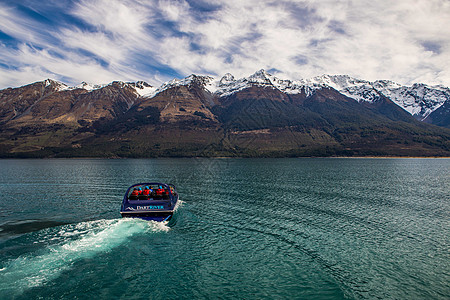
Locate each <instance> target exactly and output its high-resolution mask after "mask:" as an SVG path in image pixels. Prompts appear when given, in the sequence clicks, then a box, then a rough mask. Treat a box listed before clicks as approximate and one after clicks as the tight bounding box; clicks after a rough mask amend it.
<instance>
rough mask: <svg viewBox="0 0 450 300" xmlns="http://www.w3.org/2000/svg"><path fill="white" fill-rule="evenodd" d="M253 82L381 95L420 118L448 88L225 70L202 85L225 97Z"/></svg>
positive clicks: (365, 97)
mask: <svg viewBox="0 0 450 300" xmlns="http://www.w3.org/2000/svg"><path fill="white" fill-rule="evenodd" d="M209 78H210V77H209ZM182 82H183V81H178V83H182ZM253 85H258V86H264V87H270V88H274V89H278V90H279V91H281V92H283V93H286V94H299V93H302V92H304V93H305V94H306V96H311V95H312V94H313V93H314V92H315V91H316V90H317V89H322V88H333V89H335V90H337V91H339V92H340V93H341V94H344V95H346V96H347V97H349V98H353V99H355V100H356V101H358V102H361V101H367V102H375V101H377V100H378V99H380V97H381V96H385V97H387V98H389V99H391V100H392V101H393V102H394V103H396V104H397V105H399V106H400V107H402V108H403V109H405V110H406V111H407V112H409V113H410V114H411V115H413V116H414V117H416V118H417V119H419V120H421V121H424V120H425V119H426V118H427V117H428V116H429V115H430V114H431V113H432V112H433V111H435V110H436V109H438V108H439V107H441V106H442V105H443V104H444V103H445V102H446V101H450V89H449V88H447V87H444V86H428V85H426V84H418V83H416V84H414V85H412V86H403V85H401V84H398V83H395V82H393V81H389V80H377V81H374V82H370V81H367V80H361V79H357V78H353V77H350V76H348V75H322V76H317V77H313V78H311V79H300V80H287V79H279V78H277V77H275V76H273V75H271V74H269V73H267V72H266V71H264V70H259V71H257V72H256V73H254V74H253V75H250V76H249V77H244V78H240V79H235V77H234V76H233V75H232V74H230V73H227V74H225V75H224V76H223V77H222V78H221V79H220V80H211V81H210V83H209V85H207V86H206V87H205V88H207V89H208V90H209V91H210V92H213V93H214V94H216V95H217V96H219V97H226V96H230V95H232V94H233V93H236V92H238V91H241V90H243V89H245V88H248V87H250V86H253Z"/></svg>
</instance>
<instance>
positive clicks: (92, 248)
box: [0, 158, 450, 299]
mask: <svg viewBox="0 0 450 300" xmlns="http://www.w3.org/2000/svg"><path fill="white" fill-rule="evenodd" d="M449 171H450V159H332V158H328V159H320V158H311V159H308V158H299V159H295V158H294V159H143V160H136V159H124V160H101V159H98V160H96V159H89V160H76V159H61V160H0V204H1V206H0V299H12V298H13V299H62V298H64V299H66V298H68V299H74V298H80V299H92V298H94V297H96V298H99V299H115V298H117V299H192V298H200V299H217V298H219V299H449V298H450V284H449V283H450V238H449V237H450V175H449V174H450V172H449ZM145 181H162V182H167V183H173V184H175V185H176V186H177V189H178V192H179V194H180V198H181V199H182V204H181V206H180V207H179V208H178V210H177V212H176V214H175V215H174V218H173V219H172V220H171V221H170V223H169V224H168V225H162V224H156V223H152V222H145V221H140V220H129V219H121V218H120V214H119V209H120V204H121V200H122V197H123V194H124V193H125V191H126V189H127V187H128V186H130V185H131V184H133V183H138V182H145Z"/></svg>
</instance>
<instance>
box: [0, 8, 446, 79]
mask: <svg viewBox="0 0 450 300" xmlns="http://www.w3.org/2000/svg"><path fill="white" fill-rule="evenodd" d="M203 4H206V5H210V7H214V9H209V10H204V11H202V10H201V9H200V10H199V9H198V8H196V7H192V6H190V5H189V1H173V0H160V1H157V0H154V1H131V0H121V1H119V0H111V1H107V0H92V1H87V0H81V1H79V2H78V3H76V5H75V6H74V7H73V10H72V11H70V12H68V13H71V14H72V15H74V16H76V17H77V18H79V19H81V20H82V21H83V22H85V24H87V26H85V27H80V26H79V25H76V24H73V25H65V26H61V27H57V28H45V27H44V28H42V26H41V27H40V26H38V25H39V23H38V22H37V21H35V20H30V19H27V18H23V17H22V16H19V15H18V14H17V13H16V12H15V11H14V9H12V8H6V7H2V9H0V29H1V30H2V31H3V32H5V33H7V34H8V35H11V36H13V37H15V38H16V39H18V40H19V41H22V43H23V44H22V46H20V47H19V49H12V48H8V47H7V46H6V45H4V46H3V50H4V51H2V52H3V53H2V54H1V55H0V59H1V61H0V62H3V63H4V64H7V65H11V66H15V71H8V70H6V71H5V69H1V70H2V73H3V75H4V77H3V78H2V79H0V85H3V86H4V85H6V84H8V85H9V84H11V82H14V80H17V79H16V78H18V77H20V76H19V74H21V73H20V72H21V70H22V72H23V74H24V76H23V78H29V73H30V72H35V74H36V76H35V77H37V76H42V75H43V74H45V75H54V76H56V77H57V78H58V77H64V78H68V77H69V78H73V80H74V81H76V82H79V81H81V80H90V81H92V82H103V81H105V80H113V79H115V80H139V79H143V80H147V81H150V82H151V83H153V84H159V83H160V82H159V81H161V80H168V79H171V77H172V75H170V74H166V73H164V72H165V70H169V73H174V71H175V72H178V73H180V74H182V75H186V76H187V75H189V74H191V73H198V74H216V75H222V74H224V73H226V72H231V73H233V74H234V75H235V76H238V77H239V76H247V75H249V74H251V73H253V72H255V71H256V70H258V69H260V68H265V69H271V68H274V69H276V70H278V74H277V75H279V76H282V77H285V78H291V79H300V78H309V77H313V76H316V75H321V74H323V73H328V74H349V75H351V76H355V77H359V78H363V79H369V80H375V79H391V80H394V81H397V82H400V83H403V84H411V83H413V82H424V83H431V84H444V85H447V86H449V85H450V2H448V1H446V0H414V1H410V0H397V1H394V2H392V1H388V0H380V1H369V0H361V1H350V0H348V1H332V0H321V1H317V0H306V1H302V2H300V1H294V0H280V1H258V0H247V1H241V0H229V1H212V0H211V1H203ZM55 41H59V42H55ZM28 44H33V45H37V46H38V47H37V48H34V47H31V46H29V45H28ZM26 45H28V46H26ZM27 47H28V48H27ZM83 53H84V54H83ZM5 62H6V63H5ZM170 69H172V70H174V71H171V72H170ZM25 72H28V74H27V75H26V76H25ZM8 74H10V75H8ZM57 78H56V79H57ZM152 80H153V82H152Z"/></svg>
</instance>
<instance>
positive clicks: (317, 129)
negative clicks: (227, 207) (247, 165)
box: [0, 70, 450, 157]
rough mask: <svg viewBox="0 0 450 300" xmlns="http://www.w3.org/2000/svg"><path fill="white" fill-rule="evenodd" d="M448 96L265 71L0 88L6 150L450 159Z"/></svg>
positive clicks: (418, 88)
mask: <svg viewBox="0 0 450 300" xmlns="http://www.w3.org/2000/svg"><path fill="white" fill-rule="evenodd" d="M386 95H389V97H388V96H386ZM448 95H449V93H448V88H445V87H430V86H427V85H423V84H417V85H413V86H411V87H404V86H401V85H399V84H396V83H394V82H392V81H386V80H385V81H376V82H369V81H364V80H359V79H355V78H351V77H350V76H347V75H339V76H338V75H333V76H332V75H323V76H318V77H315V78H312V79H308V80H299V81H292V80H286V79H279V78H277V77H276V76H273V75H271V74H269V73H267V72H266V71H264V70H259V71H257V72H256V73H254V74H252V75H250V76H248V77H244V78H238V79H236V78H235V77H234V76H233V75H232V74H229V73H227V74H225V75H224V76H223V77H221V78H213V77H211V76H201V75H194V74H192V75H190V76H188V77H186V78H184V79H181V80H178V79H174V80H171V81H168V82H166V83H164V84H162V85H161V86H159V87H153V86H151V85H150V84H148V83H146V82H144V81H138V82H122V81H113V82H111V83H109V84H104V85H93V84H87V83H82V84H80V85H77V86H74V87H69V86H67V85H65V84H63V83H61V82H57V81H54V80H50V79H47V80H44V81H41V82H36V83H32V84H30V85H25V86H22V87H19V88H8V89H4V90H1V91H0V126H1V127H0V156H3V157H73V156H76V157H78V156H82V157H85V156H89V157H92V156H94V157H158V156H245V157H247V156H250V157H253V156H355V155H356V156H358V155H361V156H367V155H375V156H392V155H393V156H450V130H449V129H447V128H445V127H448V116H449V112H448V107H449V106H448V102H449V100H448ZM400 97H403V98H401V99H403V100H404V101H403V102H402V101H399V99H400ZM405 99H406V100H405ZM398 103H406V104H407V105H410V106H411V105H412V103H413V104H414V105H415V106H414V109H415V110H410V111H408V110H407V109H405V108H404V107H401V106H399V104H398ZM407 105H406V106H407ZM436 107H437V108H436ZM435 111H436V113H435ZM412 113H413V114H414V113H415V115H412ZM421 114H422V115H421ZM421 120H423V121H421ZM427 122H429V123H433V122H435V123H437V125H440V126H441V127H437V126H433V125H429V124H427Z"/></svg>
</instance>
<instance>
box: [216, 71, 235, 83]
mask: <svg viewBox="0 0 450 300" xmlns="http://www.w3.org/2000/svg"><path fill="white" fill-rule="evenodd" d="M235 81H236V79H235V78H234V76H233V75H232V74H231V73H226V74H225V75H223V76H222V78H221V79H220V81H219V85H220V86H224V85H229V84H231V83H233V82H235Z"/></svg>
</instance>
